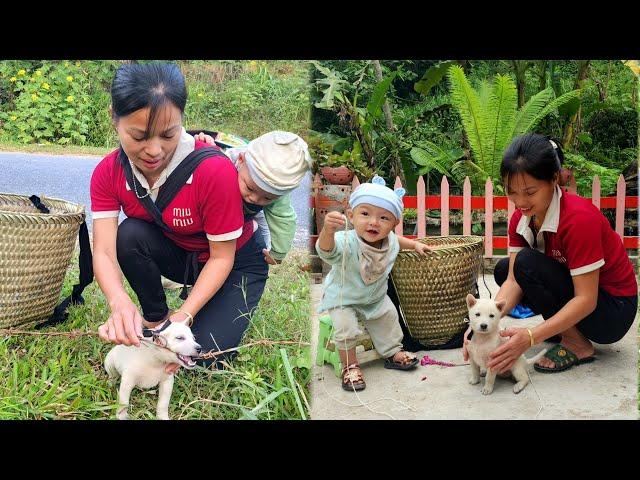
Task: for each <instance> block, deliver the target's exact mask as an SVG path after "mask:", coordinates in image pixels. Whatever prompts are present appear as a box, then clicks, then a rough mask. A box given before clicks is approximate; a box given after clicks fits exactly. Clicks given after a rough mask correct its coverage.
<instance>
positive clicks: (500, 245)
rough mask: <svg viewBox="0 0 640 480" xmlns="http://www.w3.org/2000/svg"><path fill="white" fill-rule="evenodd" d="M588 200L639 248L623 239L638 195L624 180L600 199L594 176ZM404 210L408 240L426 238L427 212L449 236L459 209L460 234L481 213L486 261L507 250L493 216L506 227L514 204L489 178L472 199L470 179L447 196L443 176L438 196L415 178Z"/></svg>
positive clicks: (318, 182) (629, 246)
mask: <svg viewBox="0 0 640 480" xmlns="http://www.w3.org/2000/svg"><path fill="white" fill-rule="evenodd" d="M321 184H322V181H321V180H320V176H319V175H317V174H316V178H315V180H314V187H316V188H314V191H315V192H317V187H318V186H319V185H321ZM358 185H360V182H359V181H358V179H357V177H354V179H353V182H352V187H353V188H355V187H357V186H358ZM399 187H402V183H401V182H400V178H398V177H396V181H395V185H394V188H399ZM565 189H566V190H568V191H572V192H574V193H575V192H576V183H575V179H573V177H572V178H571V183H570V185H569V186H567V187H566V188H565ZM591 201H592V203H593V204H594V205H595V206H596V207H598V208H599V209H600V210H602V209H613V208H615V210H616V217H615V231H616V233H617V234H618V235H620V238H622V241H623V243H624V246H625V248H627V249H637V248H638V243H639V242H638V237H637V236H624V212H625V209H628V208H638V197H637V196H626V182H625V180H624V177H623V176H622V175H620V177H619V178H618V184H617V190H616V196H615V197H601V196H600V178H599V177H598V176H596V177H594V179H593V184H592V189H591ZM403 203H404V207H405V208H415V209H417V212H418V219H417V220H418V221H417V235H405V236H406V237H407V238H424V237H426V236H427V228H426V215H425V213H426V209H437V210H440V220H441V223H440V235H449V214H450V211H451V210H462V212H463V214H462V219H463V220H462V234H463V235H471V211H472V210H484V219H485V231H484V250H485V251H484V256H485V258H492V257H493V256H494V249H506V248H507V247H508V237H506V236H494V235H493V213H494V211H496V210H507V225H508V222H509V220H511V215H513V211H514V210H515V206H514V204H513V202H511V201H510V200H509V199H508V197H506V196H494V195H493V183H492V182H491V179H487V182H486V184H485V189H484V196H472V195H471V182H470V181H469V177H466V179H465V181H464V184H463V194H462V195H461V196H460V195H450V194H449V181H448V180H447V177H444V176H443V177H442V183H441V184H440V194H439V195H426V188H425V182H424V180H423V178H422V177H420V178H419V179H418V184H417V195H415V196H406V195H405V197H404V198H403ZM314 206H315V202H314V197H312V198H311V207H312V208H313V207H314ZM395 232H396V233H397V234H398V235H402V234H403V222H402V221H401V222H400V223H399V224H398V226H397V227H396V229H395ZM317 238H318V237H317V235H312V236H311V242H312V245H313V244H315V241H316V239H317ZM634 255H635V254H634Z"/></svg>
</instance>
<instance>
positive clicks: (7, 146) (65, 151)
mask: <svg viewBox="0 0 640 480" xmlns="http://www.w3.org/2000/svg"><path fill="white" fill-rule="evenodd" d="M114 148H115V147H114ZM112 150H113V148H103V147H90V146H81V145H55V144H52V143H50V144H29V145H25V144H22V143H19V142H14V141H12V140H7V139H0V152H26V153H42V154H48V155H97V156H100V157H104V156H105V155H106V154H107V153H109V152H110V151H112Z"/></svg>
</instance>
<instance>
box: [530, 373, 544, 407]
mask: <svg viewBox="0 0 640 480" xmlns="http://www.w3.org/2000/svg"><path fill="white" fill-rule="evenodd" d="M527 376H528V377H529V383H530V384H531V386H532V387H533V391H534V392H536V396H537V397H538V403H540V408H539V409H538V413H536V416H535V417H534V420H538V417H539V416H540V414H541V413H542V409H543V408H544V402H543V401H542V397H540V394H539V393H538V389H537V388H536V386H535V384H534V383H533V379H532V378H531V374H530V373H529V369H527Z"/></svg>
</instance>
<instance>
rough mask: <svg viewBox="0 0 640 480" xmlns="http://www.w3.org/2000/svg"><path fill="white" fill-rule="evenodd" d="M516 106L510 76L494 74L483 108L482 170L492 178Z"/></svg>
mask: <svg viewBox="0 0 640 480" xmlns="http://www.w3.org/2000/svg"><path fill="white" fill-rule="evenodd" d="M517 108H518V92H517V90H516V86H515V84H514V83H513V80H511V78H510V77H508V76H505V75H496V77H495V79H494V83H493V88H492V89H491V93H490V95H489V100H488V102H487V106H486V109H485V115H486V117H485V124H486V126H487V130H486V134H485V135H486V142H485V144H486V152H487V154H486V157H485V158H486V160H487V161H486V163H485V164H480V167H481V168H482V170H484V171H485V172H486V173H487V175H489V176H490V177H491V178H493V179H494V180H495V179H496V178H498V176H499V170H500V162H501V159H502V153H503V152H504V149H505V148H506V146H507V144H508V143H509V142H510V141H511V132H512V131H513V125H514V123H515V117H516V109H517Z"/></svg>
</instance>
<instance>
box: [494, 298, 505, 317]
mask: <svg viewBox="0 0 640 480" xmlns="http://www.w3.org/2000/svg"><path fill="white" fill-rule="evenodd" d="M506 305H507V301H506V300H498V301H497V302H496V307H498V310H500V313H501V314H502V315H504V314H505V313H506V312H505V311H504V307H505V306H506Z"/></svg>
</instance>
